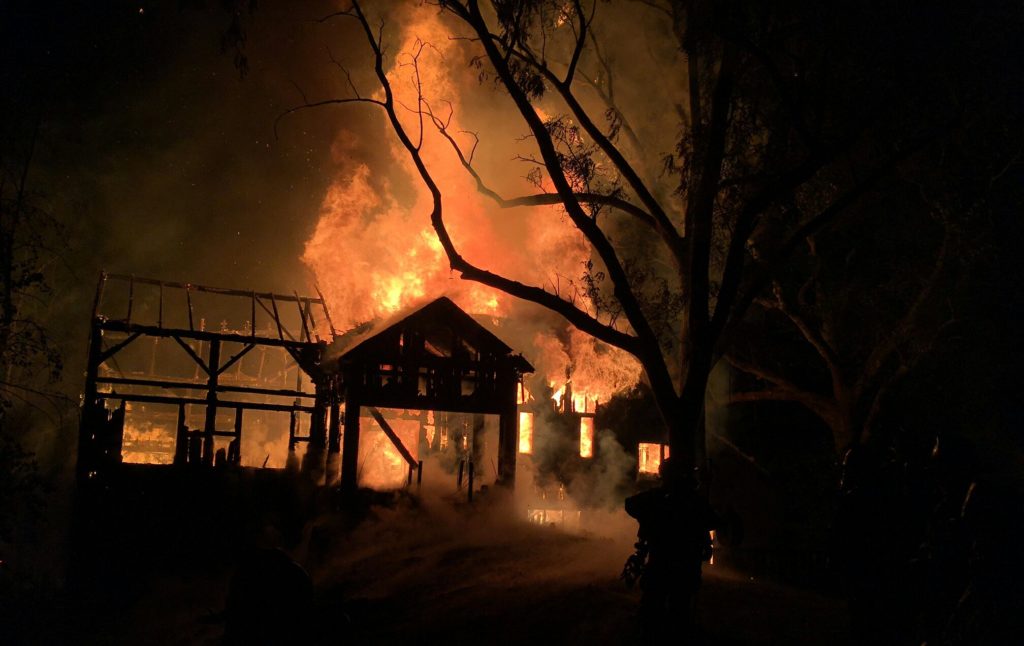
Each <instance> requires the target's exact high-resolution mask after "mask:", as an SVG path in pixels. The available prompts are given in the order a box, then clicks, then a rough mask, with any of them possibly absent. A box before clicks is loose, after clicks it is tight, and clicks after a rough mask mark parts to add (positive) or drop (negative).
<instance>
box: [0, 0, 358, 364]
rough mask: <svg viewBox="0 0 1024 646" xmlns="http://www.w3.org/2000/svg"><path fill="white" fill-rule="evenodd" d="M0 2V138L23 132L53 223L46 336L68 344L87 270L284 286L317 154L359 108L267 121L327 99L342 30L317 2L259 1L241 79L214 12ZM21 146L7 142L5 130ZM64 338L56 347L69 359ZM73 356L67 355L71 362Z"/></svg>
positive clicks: (88, 285) (36, 185)
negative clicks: (1, 132)
mask: <svg viewBox="0 0 1024 646" xmlns="http://www.w3.org/2000/svg"><path fill="white" fill-rule="evenodd" d="M206 4H208V5H209V6H204V5H203V3H201V2H199V3H195V2H192V3H187V2H175V1H171V2H135V3H126V2H99V3H97V2H68V3H39V2H5V3H4V4H3V8H2V10H0V11H2V12H3V15H2V17H0V30H2V34H0V48H2V49H0V61H2V63H0V65H2V71H3V87H4V88H5V89H4V94H5V95H6V98H5V99H4V100H3V110H4V122H5V126H4V127H5V129H6V130H7V131H8V132H13V133H15V138H17V137H18V136H19V135H24V134H25V133H26V132H29V131H31V128H32V123H33V122H34V121H35V120H36V119H39V122H40V131H39V133H40V134H39V139H38V145H37V149H36V157H35V162H34V164H33V166H32V170H31V175H30V180H29V184H30V188H31V189H32V190H33V191H34V192H35V193H37V194H38V195H40V196H41V199H42V201H43V203H44V204H46V206H47V207H48V208H49V209H50V210H51V211H52V212H53V214H54V215H55V216H57V218H58V219H60V220H61V221H62V222H64V223H65V225H66V226H67V231H66V234H65V236H64V237H65V238H66V241H67V249H66V250H65V251H64V253H63V254H62V255H63V258H64V260H65V262H64V263H62V265H63V266H62V267H60V268H59V271H56V272H54V275H53V278H52V279H51V282H52V283H53V287H54V288H55V292H56V297H55V298H54V299H53V301H52V304H51V311H50V319H51V325H52V326H53V327H55V328H56V329H57V331H58V333H59V334H70V335H72V336H74V337H75V340H78V339H79V338H81V337H84V333H85V329H86V325H87V315H88V307H89V301H90V299H91V293H92V290H93V289H94V285H95V281H96V277H97V275H98V272H99V271H100V270H101V269H105V270H107V271H111V272H123V273H135V274H137V275H142V276H152V277H158V278H164V279H168V280H181V281H190V282H193V283H200V284H213V285H220V286H227V287H239V288H243V289H248V288H254V289H273V290H279V291H286V292H290V291H292V290H298V291H300V292H302V291H307V290H309V289H310V286H311V283H310V280H309V276H308V274H307V273H306V270H305V269H304V267H303V266H302V264H301V262H300V260H299V257H300V255H301V253H302V247H303V243H304V242H305V240H306V239H307V238H308V237H309V234H310V232H311V231H312V227H313V226H314V224H315V222H316V219H317V215H318V210H319V205H320V201H321V199H322V197H323V193H324V190H325V188H326V185H327V182H328V181H329V180H330V179H331V177H332V172H333V170H334V162H333V161H332V159H331V143H332V140H333V136H334V133H335V132H337V130H338V128H339V126H340V125H341V124H342V123H343V122H351V121H353V120H359V119H365V117H366V111H365V110H363V111H360V110H358V109H357V110H350V111H347V112H344V111H340V110H330V109H325V110H320V111H317V112H315V113H314V112H305V113H300V114H297V115H295V116H292V117H289V118H288V119H287V120H285V121H284V122H283V123H282V124H281V128H280V135H279V137H277V138H275V135H274V129H273V127H274V121H275V118H276V117H277V116H278V115H279V114H280V113H281V112H282V111H283V110H284V109H285V108H286V107H289V106H292V105H295V104H296V103H298V102H299V101H300V94H299V91H298V90H297V88H296V86H299V87H301V88H302V89H303V90H304V91H305V92H307V93H308V95H309V96H311V97H321V96H326V95H328V94H329V93H330V92H331V91H332V90H333V89H336V88H338V87H339V86H338V83H339V81H338V74H337V70H336V68H334V67H333V66H332V65H331V63H330V61H329V56H328V53H327V52H328V49H327V48H328V46H330V47H331V50H332V51H334V52H336V53H337V52H339V51H341V52H344V50H345V49H346V47H347V40H346V27H345V26H344V25H329V26H322V25H316V24H314V23H313V22H312V21H311V19H312V18H315V17H317V16H320V15H323V14H324V13H326V12H328V11H329V10H330V8H331V5H330V3H324V2H319V3H317V2H297V3H292V2H287V3H284V2H279V3H260V6H259V8H258V10H257V11H256V12H255V13H254V14H253V15H252V17H251V19H250V20H247V35H248V41H247V45H246V51H247V54H248V57H249V65H250V71H249V73H248V75H247V76H246V77H245V78H244V79H242V78H240V75H239V73H238V70H237V69H236V68H235V65H234V61H233V55H232V53H231V52H228V53H224V52H222V51H221V46H220V43H221V35H222V33H224V31H225V29H226V28H227V26H228V24H229V15H228V14H227V13H226V12H225V11H224V9H223V8H222V5H221V3H220V2H209V3H206ZM22 139H24V137H22ZM80 345H81V344H77V343H72V344H70V346H69V347H68V350H69V351H70V352H71V354H72V355H76V354H77V353H78V352H79V351H80V349H81V348H80V347H79V346H80ZM74 358H75V357H74V356H71V357H69V360H70V363H72V364H74V363H75V361H74Z"/></svg>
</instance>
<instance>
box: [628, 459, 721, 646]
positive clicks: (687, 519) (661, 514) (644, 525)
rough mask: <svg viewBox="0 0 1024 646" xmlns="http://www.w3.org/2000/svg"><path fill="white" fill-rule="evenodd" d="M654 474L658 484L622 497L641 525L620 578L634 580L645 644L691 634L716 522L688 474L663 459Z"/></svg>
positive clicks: (630, 513) (695, 481)
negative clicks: (639, 592)
mask: <svg viewBox="0 0 1024 646" xmlns="http://www.w3.org/2000/svg"><path fill="white" fill-rule="evenodd" d="M659 473H660V474H661V486H659V487H656V488H654V489H649V490H648V491H644V492H642V493H639V494H637V495H635V496H631V497H630V498H627V499H626V513H628V514H629V515H630V516H632V517H633V518H635V519H637V521H638V522H639V525H640V528H639V530H638V531H637V544H636V547H637V552H636V554H634V555H633V556H631V557H630V558H629V560H628V561H627V562H626V568H625V570H624V571H623V578H625V579H626V581H627V583H630V582H631V579H633V580H635V579H636V578H639V581H640V589H641V590H642V591H643V597H642V599H641V601H640V621H641V626H642V630H643V634H644V641H645V642H663V641H667V640H668V639H669V638H670V637H671V638H679V637H686V636H690V635H692V633H693V630H694V628H695V609H696V598H697V590H698V589H699V588H700V579H701V565H702V563H703V562H704V561H707V560H709V559H710V558H711V537H710V530H711V529H713V528H714V527H715V525H716V522H715V515H714V513H713V512H712V511H711V508H710V506H709V505H708V503H707V501H706V500H704V498H703V497H702V496H701V495H700V492H699V491H698V488H697V480H696V478H695V477H694V476H693V475H692V474H691V473H687V472H686V470H685V469H682V468H680V467H679V466H677V465H676V463H675V462H673V461H672V460H671V459H666V460H664V461H662V463H661V467H660V469H659Z"/></svg>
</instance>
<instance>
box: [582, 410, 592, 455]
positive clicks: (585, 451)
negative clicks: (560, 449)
mask: <svg viewBox="0 0 1024 646" xmlns="http://www.w3.org/2000/svg"><path fill="white" fill-rule="evenodd" d="M580 457H581V458H592V457H594V418H593V417H581V418H580Z"/></svg>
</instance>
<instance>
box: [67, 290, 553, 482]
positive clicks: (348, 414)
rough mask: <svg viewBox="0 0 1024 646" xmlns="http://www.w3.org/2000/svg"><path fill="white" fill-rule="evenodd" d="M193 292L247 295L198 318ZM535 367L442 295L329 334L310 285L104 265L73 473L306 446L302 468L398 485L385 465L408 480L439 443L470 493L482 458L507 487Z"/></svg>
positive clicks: (201, 462) (225, 460) (222, 461)
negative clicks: (274, 289) (525, 380)
mask: <svg viewBox="0 0 1024 646" xmlns="http://www.w3.org/2000/svg"><path fill="white" fill-rule="evenodd" d="M111 286H113V287H116V288H119V289H118V290H116V291H119V292H120V293H119V294H118V296H119V297H120V299H118V298H117V297H114V298H113V299H112V298H111V297H110V294H109V291H110V287H111ZM143 291H146V292H148V293H146V294H143V293H142V292H143ZM199 295H203V296H208V297H209V296H213V297H216V298H215V299H214V300H216V301H217V302H218V304H219V305H220V306H221V309H219V310H216V309H215V310H214V311H216V312H217V313H218V315H225V316H226V315H227V314H226V310H225V309H224V302H225V301H227V302H228V305H229V307H228V309H230V306H231V305H233V306H234V308H235V309H236V310H237V309H238V307H239V305H244V306H247V308H248V309H247V311H245V312H243V314H245V315H247V316H246V317H245V319H244V320H245V322H244V324H243V325H242V327H241V328H240V329H232V328H230V327H229V326H228V324H227V319H223V320H224V322H223V323H222V324H221V325H220V326H219V328H217V329H210V327H209V326H208V325H207V323H206V321H207V319H206V318H201V319H198V321H197V317H196V315H195V311H196V302H195V301H196V300H198V296H199ZM112 300H113V301H115V302H114V303H112V302H111V301H112ZM118 300H120V301H121V302H120V303H119V305H120V306H121V307H118V303H117V302H116V301H118ZM177 301H182V302H181V303H179V302H177ZM172 303H173V304H174V305H175V307H171V305H172ZM285 305H288V306H289V307H293V308H294V309H295V312H294V314H293V315H292V316H291V317H290V318H289V317H287V316H285V315H284V306H285ZM112 309H115V310H119V311H120V313H121V314H122V315H123V316H117V317H114V316H111V315H108V312H109V311H111V310H112ZM236 313H237V312H236ZM321 334H323V336H321ZM328 334H329V335H330V339H331V341H330V343H329V342H328V340H327V338H325V337H327V335H328ZM168 341H170V343H168ZM275 354H276V356H275ZM532 371H533V367H532V366H531V365H530V363H529V362H527V361H526V360H525V359H524V358H523V357H522V356H521V355H518V354H513V352H512V349H511V348H510V347H509V346H508V345H506V344H505V343H504V342H503V341H501V340H500V339H499V338H498V337H497V336H495V335H494V334H493V333H491V332H490V331H489V330H487V329H486V328H485V327H484V326H482V325H481V324H480V323H478V322H477V321H476V320H475V319H473V317H471V316H469V315H468V314H466V313H465V312H464V311H462V310H461V309H459V308H458V307H457V306H456V305H455V304H454V303H453V302H452V301H451V300H449V299H447V298H444V297H442V298H439V299H437V300H434V301H431V302H429V303H427V304H425V305H422V306H418V307H413V308H409V309H407V310H404V311H402V312H398V313H396V314H395V315H394V316H392V317H390V318H388V319H385V320H383V321H380V322H377V323H374V324H367V325H364V326H360V327H358V328H356V329H354V330H352V331H350V332H348V333H346V334H343V335H336V334H335V331H334V329H333V324H332V322H331V320H330V314H329V312H328V309H327V307H326V304H325V303H324V301H323V299H322V298H320V297H317V298H313V297H302V296H299V295H298V294H293V295H280V294H270V293H267V294H264V293H257V292H244V291H239V290H227V289H220V288H212V287H205V286H198V285H189V284H178V283H169V282H164V281H157V280H151V279H142V278H136V277H132V276H121V275H103V276H102V277H101V279H100V284H99V286H98V289H97V296H96V303H95V307H94V312H93V317H92V325H91V347H90V354H89V362H88V369H87V374H86V385H85V398H84V406H83V413H82V423H81V431H80V441H79V464H78V473H79V478H80V480H81V481H83V482H88V481H90V480H94V479H100V480H102V479H103V477H104V476H105V475H106V474H107V473H109V472H110V471H112V470H114V469H116V468H117V467H118V466H119V465H120V464H122V463H144V464H171V465H177V466H196V467H214V466H221V465H225V466H228V465H233V466H268V463H270V462H271V458H272V457H273V458H274V460H273V464H272V465H271V466H277V467H282V466H284V467H289V466H290V467H292V468H295V467H297V466H298V465H299V462H300V451H299V448H300V446H303V447H304V451H302V452H301V453H302V456H301V464H302V468H303V470H305V471H308V472H310V473H311V474H312V475H313V476H314V478H315V479H317V480H318V481H319V480H320V479H321V478H323V479H325V481H326V482H327V483H334V482H335V481H340V484H341V487H342V489H343V490H346V491H354V490H355V489H356V488H357V487H358V486H360V485H363V486H369V487H374V486H377V487H383V488H387V487H389V486H394V485H396V484H400V483H401V481H402V480H403V479H404V478H402V477H399V478H397V482H396V478H395V473H396V472H398V474H399V475H400V476H405V475H406V474H407V476H406V477H407V479H406V482H411V480H412V477H413V474H414V473H415V472H419V471H420V469H422V461H421V460H420V458H419V457H418V455H419V454H430V453H446V452H447V453H450V454H452V455H454V456H456V457H455V458H453V459H450V460H448V462H449V463H450V464H451V465H458V468H459V470H460V477H459V483H460V485H461V481H462V479H463V477H465V478H466V479H467V480H468V481H469V483H470V487H469V491H470V492H472V482H473V477H474V472H477V475H478V476H482V475H483V473H481V470H483V469H484V467H485V466H489V467H490V468H489V469H487V471H490V472H491V475H492V476H493V479H494V481H495V482H498V483H501V484H506V485H511V484H512V483H513V482H514V480H515V471H516V456H517V450H518V442H519V439H520V435H519V431H518V421H519V411H518V408H517V406H518V401H519V399H518V398H519V395H520V393H521V392H523V387H522V377H523V375H524V374H526V373H529V372H532ZM196 391H199V392H200V396H195V393H196ZM495 420H496V426H497V432H496V433H487V428H488V422H489V421H490V422H491V425H492V426H493V425H494V424H493V423H494V421H495ZM251 436H255V437H251ZM492 436H493V439H491V438H492ZM285 438H286V439H285ZM272 445H273V446H272ZM282 454H284V455H282ZM339 467H340V473H339Z"/></svg>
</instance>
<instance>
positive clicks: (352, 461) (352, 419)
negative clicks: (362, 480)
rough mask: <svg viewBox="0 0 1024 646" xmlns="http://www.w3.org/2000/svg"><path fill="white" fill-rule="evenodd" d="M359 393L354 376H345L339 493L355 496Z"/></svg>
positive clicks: (357, 483) (357, 460) (356, 488)
mask: <svg viewBox="0 0 1024 646" xmlns="http://www.w3.org/2000/svg"><path fill="white" fill-rule="evenodd" d="M360 407H361V406H360V403H359V392H358V389H357V388H356V383H355V375H354V374H353V373H352V372H349V373H346V374H345V431H344V435H343V437H342V443H341V491H342V493H343V494H345V495H352V494H355V493H356V491H357V490H358V488H359V481H358V478H357V469H358V468H359V409H360Z"/></svg>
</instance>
